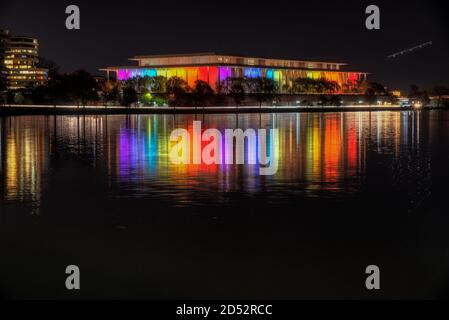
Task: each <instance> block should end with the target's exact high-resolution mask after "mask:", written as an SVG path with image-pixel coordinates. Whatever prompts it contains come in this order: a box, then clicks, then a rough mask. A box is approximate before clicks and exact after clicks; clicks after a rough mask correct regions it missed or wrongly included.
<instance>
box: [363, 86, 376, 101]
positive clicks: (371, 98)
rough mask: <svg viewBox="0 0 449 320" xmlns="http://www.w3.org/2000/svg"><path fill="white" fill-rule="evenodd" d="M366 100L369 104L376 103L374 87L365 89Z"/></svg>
mask: <svg viewBox="0 0 449 320" xmlns="http://www.w3.org/2000/svg"><path fill="white" fill-rule="evenodd" d="M365 100H366V102H367V103H368V104H369V105H373V104H375V103H376V92H375V91H374V89H372V88H369V89H367V90H366V91H365Z"/></svg>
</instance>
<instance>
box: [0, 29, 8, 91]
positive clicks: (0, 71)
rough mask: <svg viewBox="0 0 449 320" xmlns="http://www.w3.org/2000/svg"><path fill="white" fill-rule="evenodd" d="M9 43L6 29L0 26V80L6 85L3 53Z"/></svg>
mask: <svg viewBox="0 0 449 320" xmlns="http://www.w3.org/2000/svg"><path fill="white" fill-rule="evenodd" d="M8 43H9V32H8V30H5V29H1V28H0V82H1V83H2V84H4V85H5V86H6V81H7V74H8V73H7V70H6V67H5V53H6V49H7V48H8ZM0 87H1V85H0Z"/></svg>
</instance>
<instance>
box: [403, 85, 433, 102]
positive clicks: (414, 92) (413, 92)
mask: <svg viewBox="0 0 449 320" xmlns="http://www.w3.org/2000/svg"><path fill="white" fill-rule="evenodd" d="M408 96H409V98H410V99H414V100H419V101H420V102H421V103H422V104H423V105H425V104H428V103H429V102H430V99H429V94H428V93H427V91H421V90H420V88H419V87H418V86H417V85H415V84H412V85H411V86H410V93H409V95H408Z"/></svg>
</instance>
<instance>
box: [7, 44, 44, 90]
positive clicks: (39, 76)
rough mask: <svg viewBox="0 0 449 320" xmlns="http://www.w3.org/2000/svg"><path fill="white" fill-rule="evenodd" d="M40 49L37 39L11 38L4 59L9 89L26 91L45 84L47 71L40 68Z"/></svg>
mask: <svg viewBox="0 0 449 320" xmlns="http://www.w3.org/2000/svg"><path fill="white" fill-rule="evenodd" d="M38 48H39V43H38V41H37V39H34V38H30V37H23V36H10V37H9V42H8V45H7V47H6V50H5V58H4V64H5V67H6V70H7V78H8V81H7V86H8V89H10V90H17V89H24V88H28V87H34V86H38V85H43V84H44V83H45V81H46V80H47V70H46V69H43V68H38V63H39V55H38Z"/></svg>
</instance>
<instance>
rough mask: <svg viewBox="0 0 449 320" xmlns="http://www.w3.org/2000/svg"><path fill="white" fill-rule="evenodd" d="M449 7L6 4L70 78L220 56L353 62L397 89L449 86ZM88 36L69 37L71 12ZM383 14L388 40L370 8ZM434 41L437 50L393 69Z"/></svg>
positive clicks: (79, 0)
mask: <svg viewBox="0 0 449 320" xmlns="http://www.w3.org/2000/svg"><path fill="white" fill-rule="evenodd" d="M443 3H444V2H443V1H434V0H425V1H423V0H419V1H416V0H415V1H404V0H400V1H370V2H368V1H353V0H349V1H348V0H347V1H335V0H334V1H328V0H320V1H308V2H307V3H306V2H303V1H298V0H295V1H279V0H278V1H271V2H269V4H264V2H262V1H252V0H251V1H242V0H240V1H234V0H227V1H205V2H203V1H183V2H179V3H178V2H177V1H150V0H145V1H143V0H127V1H120V2H118V1H117V2H115V1H114V2H113V1H104V0H95V1H93V0H89V1H88V0H71V1H65V0H60V1H49V0H39V1H38V0H33V1H31V0H14V1H12V0H1V4H0V25H1V26H2V27H4V28H7V29H9V30H10V31H11V33H13V34H18V35H20V34H22V35H30V36H35V37H37V38H39V40H40V54H41V56H43V57H45V58H47V59H48V60H53V61H55V62H56V63H57V64H59V65H60V66H61V68H62V70H63V71H68V72H69V71H73V70H76V69H87V70H88V71H90V72H92V73H94V74H101V72H100V71H98V69H99V68H101V67H106V66H114V65H124V64H132V62H128V61H127V59H128V58H129V57H132V56H134V55H142V54H171V53H192V52H218V53H228V54H242V55H254V56H262V57H274V58H290V59H304V60H307V59H310V60H331V61H336V62H346V63H349V64H350V65H349V66H348V67H347V68H348V69H351V70H354V71H366V72H370V73H372V75H371V76H370V79H371V80H374V81H379V82H382V83H384V84H386V85H389V86H390V87H391V88H393V89H394V88H400V89H402V90H404V89H407V88H408V87H409V85H410V84H412V83H415V84H418V85H420V86H422V87H431V86H433V85H436V84H445V85H449V58H448V57H449V22H448V20H447V16H448V15H449V14H448V12H449V11H448V9H447V7H444V6H443ZM70 4H76V5H78V6H79V7H80V9H81V30H79V31H69V30H67V29H65V19H66V14H65V8H66V6H68V5H70ZM369 4H376V5H378V6H379V7H380V9H381V30H378V31H369V30H367V29H366V28H365V18H366V15H365V8H366V6H367V5H369ZM427 41H432V42H433V45H432V46H431V47H427V48H424V49H421V50H417V51H415V52H413V53H410V54H408V55H406V56H401V57H398V58H395V59H392V60H387V59H386V57H387V56H388V55H389V54H392V53H395V52H397V51H400V50H404V49H407V48H410V47H413V46H416V45H418V44H421V43H425V42H427Z"/></svg>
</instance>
